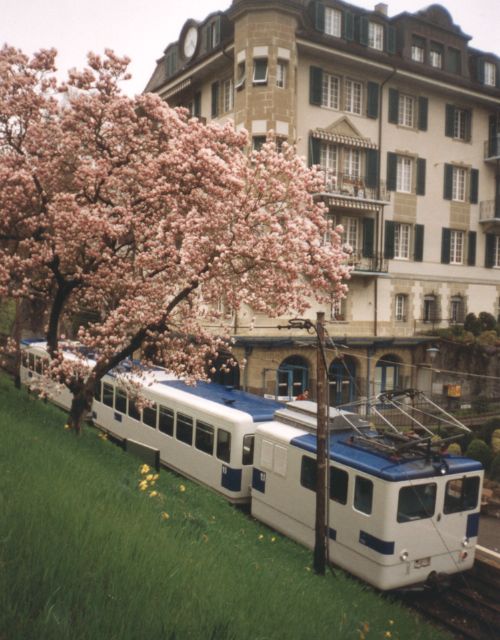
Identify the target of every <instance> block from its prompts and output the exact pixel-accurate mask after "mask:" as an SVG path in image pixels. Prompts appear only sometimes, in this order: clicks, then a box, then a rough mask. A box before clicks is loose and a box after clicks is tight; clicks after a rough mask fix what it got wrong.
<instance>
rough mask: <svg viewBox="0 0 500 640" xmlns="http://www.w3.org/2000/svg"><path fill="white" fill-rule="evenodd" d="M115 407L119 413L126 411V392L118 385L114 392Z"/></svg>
mask: <svg viewBox="0 0 500 640" xmlns="http://www.w3.org/2000/svg"><path fill="white" fill-rule="evenodd" d="M115 409H116V410H117V411H119V412H120V413H127V392H126V391H124V390H123V389H120V388H118V387H117V388H116V393H115Z"/></svg>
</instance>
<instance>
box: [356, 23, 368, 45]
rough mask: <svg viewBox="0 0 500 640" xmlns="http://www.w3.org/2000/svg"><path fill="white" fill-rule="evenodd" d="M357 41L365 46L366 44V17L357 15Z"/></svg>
mask: <svg viewBox="0 0 500 640" xmlns="http://www.w3.org/2000/svg"><path fill="white" fill-rule="evenodd" d="M358 37H359V42H360V44H364V45H365V46H366V45H367V44H368V17H367V16H359V34H358Z"/></svg>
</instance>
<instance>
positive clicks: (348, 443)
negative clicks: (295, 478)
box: [277, 425, 483, 482]
mask: <svg viewBox="0 0 500 640" xmlns="http://www.w3.org/2000/svg"><path fill="white" fill-rule="evenodd" d="M277 426H278V428H279V427H280V425H277ZM290 444H292V445H293V446H295V447H298V448H299V449H303V450H304V451H308V452H310V453H314V454H316V435H315V434H312V433H305V434H304V433H301V432H300V431H299V435H297V436H296V437H294V438H292V439H291V440H290ZM329 454H330V456H329V457H330V460H333V461H337V462H340V463H342V464H345V465H348V466H350V467H353V468H355V469H358V470H359V471H363V472H365V473H368V474H370V475H373V476H376V477H378V478H382V479H383V480H388V481H390V482H399V481H403V480H418V479H421V478H430V477H433V476H436V475H451V474H457V473H471V472H474V471H481V470H482V468H483V467H482V465H481V463H480V462H477V461H476V460H471V459H470V458H463V457H460V456H452V455H447V454H445V455H441V456H438V457H436V458H431V459H430V460H429V459H426V458H424V457H422V458H414V459H404V458H401V459H394V458H393V457H391V456H388V455H387V454H384V453H381V452H379V451H376V450H368V449H366V448H364V447H360V446H358V445H356V444H355V443H354V442H353V441H352V438H351V436H346V434H345V433H334V434H332V435H330V451H329Z"/></svg>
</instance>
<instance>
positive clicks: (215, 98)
mask: <svg viewBox="0 0 500 640" xmlns="http://www.w3.org/2000/svg"><path fill="white" fill-rule="evenodd" d="M218 115H219V83H218V82H214V83H213V84H212V118H216V117H217V116H218Z"/></svg>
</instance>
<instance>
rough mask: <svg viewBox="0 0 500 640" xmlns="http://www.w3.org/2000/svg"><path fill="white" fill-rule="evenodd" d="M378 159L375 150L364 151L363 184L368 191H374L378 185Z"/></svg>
mask: <svg viewBox="0 0 500 640" xmlns="http://www.w3.org/2000/svg"><path fill="white" fill-rule="evenodd" d="M378 159H379V153H378V150H377V149H367V150H366V178H365V184H366V186H367V187H368V188H369V189H376V188H377V186H378V185H377V183H378Z"/></svg>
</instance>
